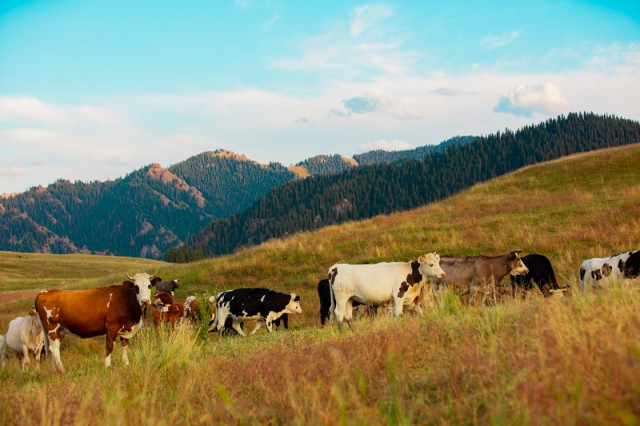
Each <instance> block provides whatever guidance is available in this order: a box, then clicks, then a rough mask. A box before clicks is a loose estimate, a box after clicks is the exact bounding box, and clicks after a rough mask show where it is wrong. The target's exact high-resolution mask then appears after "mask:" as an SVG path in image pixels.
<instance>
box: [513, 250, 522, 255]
mask: <svg viewBox="0 0 640 426" xmlns="http://www.w3.org/2000/svg"><path fill="white" fill-rule="evenodd" d="M511 253H515V254H518V253H522V249H515V250H511Z"/></svg>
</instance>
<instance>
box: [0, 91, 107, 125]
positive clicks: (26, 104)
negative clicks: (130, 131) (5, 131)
mask: <svg viewBox="0 0 640 426" xmlns="http://www.w3.org/2000/svg"><path fill="white" fill-rule="evenodd" d="M0 122H11V123H12V124H14V125H15V124H18V123H20V124H22V125H25V124H26V125H32V124H47V125H55V126H69V125H81V124H93V125H107V126H110V125H114V124H117V123H118V122H119V119H118V117H117V115H116V114H115V113H113V112H112V111H109V110H107V109H105V108H100V107H96V106H92V105H71V106H61V105H51V104H47V103H44V102H42V101H41V100H39V99H38V98H35V97H33V96H0Z"/></svg>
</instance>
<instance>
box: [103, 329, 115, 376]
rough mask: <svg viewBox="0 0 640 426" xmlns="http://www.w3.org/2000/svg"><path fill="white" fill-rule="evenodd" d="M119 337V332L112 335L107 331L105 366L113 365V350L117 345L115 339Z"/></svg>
mask: <svg viewBox="0 0 640 426" xmlns="http://www.w3.org/2000/svg"><path fill="white" fill-rule="evenodd" d="M117 337H118V335H117V334H116V335H115V336H112V335H111V333H109V331H107V335H106V341H107V356H106V357H105V358H104V366H105V367H107V368H109V367H111V352H113V347H114V346H115V340H116V338H117Z"/></svg>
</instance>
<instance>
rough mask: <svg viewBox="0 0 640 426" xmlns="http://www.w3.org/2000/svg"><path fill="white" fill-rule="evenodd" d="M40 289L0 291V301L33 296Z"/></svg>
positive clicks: (4, 301) (13, 300) (5, 301)
mask: <svg viewBox="0 0 640 426" xmlns="http://www.w3.org/2000/svg"><path fill="white" fill-rule="evenodd" d="M39 291H40V290H20V291H10V292H7V293H0V303H9V302H15V301H18V300H22V299H28V298H29V297H32V298H35V297H36V294H38V292H39Z"/></svg>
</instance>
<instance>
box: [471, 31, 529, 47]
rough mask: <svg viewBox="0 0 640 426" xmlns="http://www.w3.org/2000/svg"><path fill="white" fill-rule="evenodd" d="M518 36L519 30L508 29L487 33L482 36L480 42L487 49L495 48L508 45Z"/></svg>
mask: <svg viewBox="0 0 640 426" xmlns="http://www.w3.org/2000/svg"><path fill="white" fill-rule="evenodd" d="M518 37H520V32H518V31H510V32H505V33H502V34H489V35H487V36H485V37H483V38H482V40H481V41H480V44H482V45H483V46H484V47H485V48H487V49H497V48H498V47H504V46H508V45H510V44H511V43H513V42H514V41H515V40H516V39H517V38H518Z"/></svg>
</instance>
